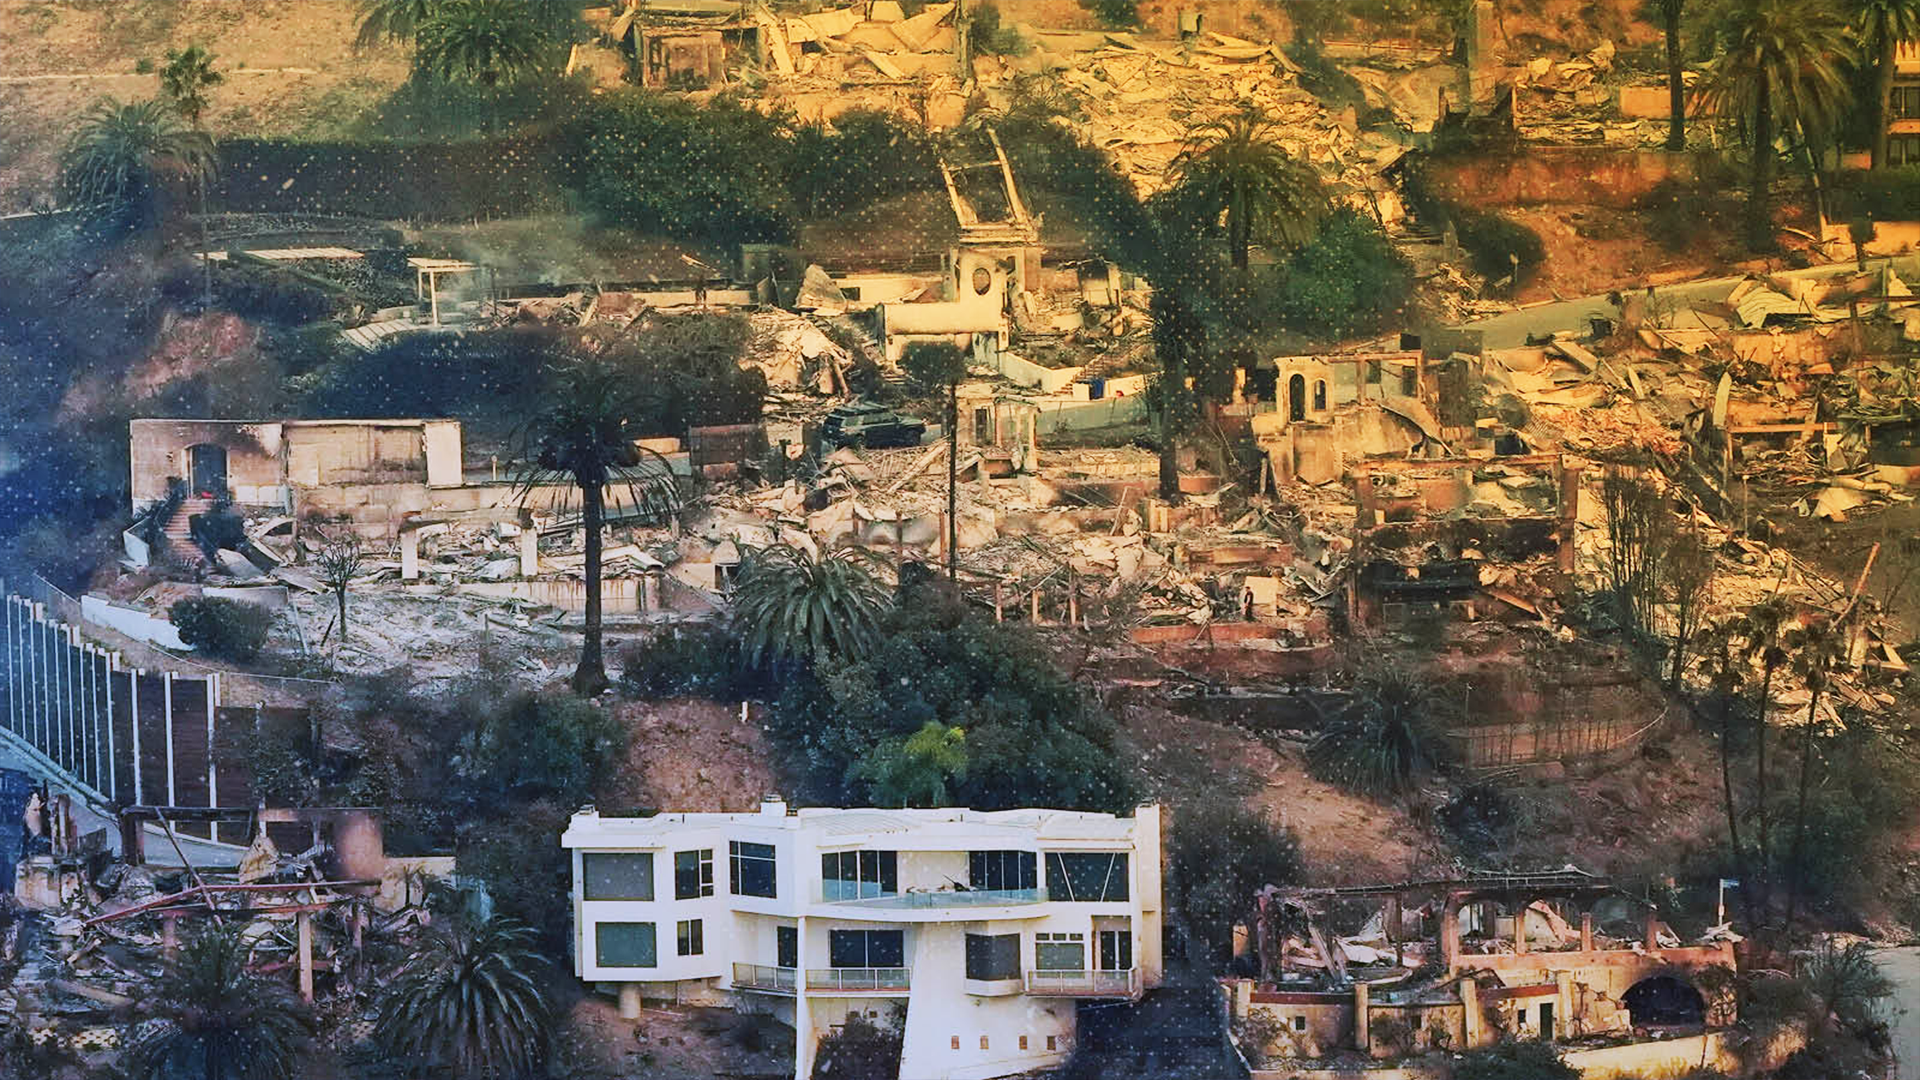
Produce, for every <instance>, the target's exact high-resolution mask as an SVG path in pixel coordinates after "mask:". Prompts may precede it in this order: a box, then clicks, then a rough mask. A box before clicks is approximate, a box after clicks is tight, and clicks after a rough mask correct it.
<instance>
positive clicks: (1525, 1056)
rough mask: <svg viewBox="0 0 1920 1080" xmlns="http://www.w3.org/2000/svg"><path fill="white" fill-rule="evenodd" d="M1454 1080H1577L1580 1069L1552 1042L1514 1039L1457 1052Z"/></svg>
mask: <svg viewBox="0 0 1920 1080" xmlns="http://www.w3.org/2000/svg"><path fill="white" fill-rule="evenodd" d="M1453 1080H1580V1070H1578V1069H1576V1068H1574V1067H1573V1066H1571V1065H1568V1064H1567V1063H1566V1062H1564V1061H1562V1060H1560V1051H1559V1050H1557V1049H1555V1048H1554V1046H1553V1044H1552V1043H1544V1042H1536V1041H1533V1040H1526V1041H1519V1040H1513V1041H1508V1042H1502V1043H1500V1044H1498V1045H1495V1046H1489V1047H1486V1048H1485V1049H1481V1050H1469V1051H1467V1052H1466V1053H1464V1054H1462V1055H1460V1056H1459V1058H1458V1060H1456V1061H1455V1062H1454V1065H1453Z"/></svg>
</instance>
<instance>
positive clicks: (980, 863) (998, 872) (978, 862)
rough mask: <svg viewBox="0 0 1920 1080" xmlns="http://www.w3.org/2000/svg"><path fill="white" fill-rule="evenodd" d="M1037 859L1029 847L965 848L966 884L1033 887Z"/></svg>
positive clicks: (992, 886)
mask: <svg viewBox="0 0 1920 1080" xmlns="http://www.w3.org/2000/svg"><path fill="white" fill-rule="evenodd" d="M1038 862H1039V857H1038V856H1037V855H1035V854H1034V853H1033V852H1031V851H969V852H967V884H968V886H970V887H972V888H975V889H995V890H1000V889H1037V888H1039V887H1040V881H1039V878H1038V876H1037V874H1036V873H1035V869H1036V867H1035V864H1036V863H1038Z"/></svg>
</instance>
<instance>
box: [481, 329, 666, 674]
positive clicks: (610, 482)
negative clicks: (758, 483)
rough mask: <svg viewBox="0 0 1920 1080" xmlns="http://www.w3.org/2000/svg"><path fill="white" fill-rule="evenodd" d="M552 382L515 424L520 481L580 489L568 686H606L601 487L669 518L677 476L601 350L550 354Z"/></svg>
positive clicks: (621, 375)
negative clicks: (577, 603) (581, 567)
mask: <svg viewBox="0 0 1920 1080" xmlns="http://www.w3.org/2000/svg"><path fill="white" fill-rule="evenodd" d="M550 363H552V365H553V370H552V378H551V380H550V382H551V389H550V390H549V391H548V392H547V394H546V397H545V400H544V402H543V403H542V405H541V407H540V409H539V411H538V412H536V413H535V414H534V416H533V418H532V420H530V421H529V422H528V423H527V426H526V427H525V428H524V429H523V430H522V432H521V444H522V451H521V454H520V455H519V456H520V459H521V463H522V464H521V465H520V467H519V475H518V483H519V485H520V492H521V498H522V501H523V502H524V501H525V500H526V499H527V498H529V497H531V496H532V495H533V494H534V492H535V491H537V490H539V491H544V490H550V486H551V485H552V484H553V482H554V481H555V480H558V479H561V478H564V479H565V480H567V481H570V482H571V483H572V486H573V490H575V491H577V492H578V493H579V495H580V523H581V526H582V528H583V529H584V531H585V533H586V566H585V573H586V590H587V595H586V636H585V640H584V641H583V642H582V643H581V646H580V664H579V667H577V668H576V669H575V670H574V673H573V689H574V690H575V692H577V693H580V694H582V695H586V696H592V695H594V694H598V693H599V692H601V691H602V690H605V689H606V688H607V669H606V662H605V660H604V659H603V656H602V651H601V643H600V611H601V602H600V550H601V541H602V537H601V533H602V531H603V530H604V528H605V525H606V502H607V495H608V493H609V492H610V491H613V490H615V489H616V488H623V489H625V491H626V492H627V497H628V502H629V504H630V507H631V510H632V513H633V514H634V516H636V517H638V518H640V519H641V520H651V521H660V520H671V519H672V517H673V515H674V514H676V513H678V512H679V510H680V505H681V492H680V484H679V482H678V481H677V480H676V479H675V478H674V475H673V469H672V468H671V467H670V466H669V465H668V464H667V460H666V459H665V458H664V457H661V456H660V455H659V454H658V453H655V452H653V451H651V450H643V449H642V448H641V447H639V446H638V445H636V440H638V439H640V438H642V437H643V436H645V435H646V434H647V433H646V432H644V431H642V430H640V428H639V417H641V416H642V415H644V409H643V407H642V405H641V403H640V400H639V393H638V390H637V388H636V387H635V386H634V384H633V382H632V380H631V379H630V377H629V376H628V375H627V373H626V372H625V371H624V370H622V369H621V368H620V367H619V365H617V364H615V363H613V362H612V361H610V360H608V359H607V358H606V357H605V356H603V355H601V354H599V353H593V352H584V351H576V352H566V353H563V354H562V355H560V356H559V357H557V358H555V359H553V360H551V361H550Z"/></svg>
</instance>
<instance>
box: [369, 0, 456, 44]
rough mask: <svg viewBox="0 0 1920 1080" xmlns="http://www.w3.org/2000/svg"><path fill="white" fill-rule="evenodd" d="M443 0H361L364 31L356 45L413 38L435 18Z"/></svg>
mask: <svg viewBox="0 0 1920 1080" xmlns="http://www.w3.org/2000/svg"><path fill="white" fill-rule="evenodd" d="M440 3H441V0H360V32H359V33H358V34H357V35H355V37H354V42H353V43H354V46H355V47H356V48H361V49H365V48H368V47H370V46H373V45H377V44H379V43H380V42H382V41H411V40H413V35H414V34H415V33H417V32H419V29H420V27H421V26H422V25H423V24H424V23H426V21H427V20H428V19H431V18H432V17H433V11H434V9H435V8H436V7H439V6H440Z"/></svg>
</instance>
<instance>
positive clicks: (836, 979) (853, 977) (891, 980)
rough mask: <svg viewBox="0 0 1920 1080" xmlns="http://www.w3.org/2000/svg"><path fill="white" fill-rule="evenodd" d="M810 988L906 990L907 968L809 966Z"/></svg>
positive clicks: (808, 987)
mask: <svg viewBox="0 0 1920 1080" xmlns="http://www.w3.org/2000/svg"><path fill="white" fill-rule="evenodd" d="M807 989H809V990H905V989H907V969H906V968H808V969H807Z"/></svg>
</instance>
